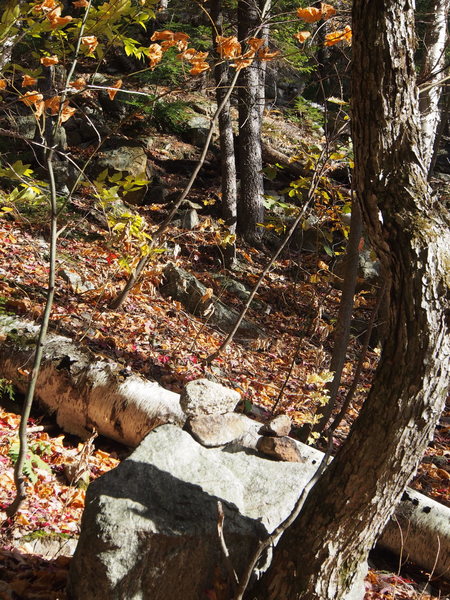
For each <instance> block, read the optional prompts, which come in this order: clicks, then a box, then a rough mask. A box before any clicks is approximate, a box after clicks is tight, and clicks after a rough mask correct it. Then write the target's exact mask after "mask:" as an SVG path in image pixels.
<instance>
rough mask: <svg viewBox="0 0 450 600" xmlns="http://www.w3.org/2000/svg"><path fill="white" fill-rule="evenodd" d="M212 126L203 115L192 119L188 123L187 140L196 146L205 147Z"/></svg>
mask: <svg viewBox="0 0 450 600" xmlns="http://www.w3.org/2000/svg"><path fill="white" fill-rule="evenodd" d="M210 125H211V121H210V119H208V118H207V117H203V116H201V115H195V116H193V117H191V118H190V119H189V120H188V121H187V123H186V133H185V137H186V139H187V140H188V141H189V142H190V143H191V144H194V146H203V145H204V144H205V142H206V138H207V136H208V132H209V128H210Z"/></svg>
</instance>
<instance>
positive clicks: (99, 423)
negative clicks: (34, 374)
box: [0, 316, 185, 447]
mask: <svg viewBox="0 0 450 600" xmlns="http://www.w3.org/2000/svg"><path fill="white" fill-rule="evenodd" d="M37 332H38V326H37V325H35V324H34V323H30V322H26V321H22V320H20V319H18V318H16V317H10V316H2V317H0V377H3V378H4V379H8V380H11V381H12V383H13V384H14V385H15V387H16V388H17V389H18V390H19V391H20V392H25V391H26V389H27V385H28V374H27V369H29V368H31V367H30V365H31V364H32V356H33V353H34V344H35V341H36V336H37ZM120 371H121V365H118V364H117V363H115V362H114V361H112V360H109V359H107V358H103V357H102V358H98V357H96V356H95V355H94V354H93V352H91V351H90V350H89V349H88V348H83V347H77V345H76V344H75V343H74V342H73V341H72V340H71V339H70V338H68V337H64V336H61V335H56V334H53V333H49V334H48V336H47V339H46V341H45V344H44V352H43V361H42V366H41V369H40V372H39V378H38V381H37V386H36V398H37V400H38V401H39V403H40V405H41V406H42V407H43V408H44V409H45V410H46V411H47V412H49V413H51V414H53V415H54V416H55V417H56V421H57V423H58V425H59V426H60V427H61V428H62V429H63V430H64V431H66V432H68V433H72V434H74V435H77V436H79V437H81V438H86V437H89V435H90V434H91V433H92V431H93V430H95V431H97V433H99V434H100V435H104V436H106V437H108V438H111V439H113V440H116V441H118V442H120V443H122V444H125V445H126V446H132V447H134V446H137V445H138V444H139V443H140V442H141V440H142V439H143V438H144V437H145V435H146V434H147V433H149V432H150V431H151V430H152V429H154V428H155V427H157V426H158V425H161V424H163V423H173V424H175V425H179V426H183V424H184V422H185V416H184V413H183V411H182V409H181V407H180V403H179V394H176V393H174V392H171V391H169V390H166V389H164V388H163V387H161V386H160V385H159V384H158V383H156V382H152V381H148V380H146V379H144V378H143V377H140V376H138V375H136V374H129V375H128V374H125V376H123V375H122V374H121V372H120Z"/></svg>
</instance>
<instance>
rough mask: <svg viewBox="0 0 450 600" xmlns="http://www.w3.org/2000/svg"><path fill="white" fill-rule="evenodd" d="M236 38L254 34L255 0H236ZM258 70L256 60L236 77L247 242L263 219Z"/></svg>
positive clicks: (242, 225)
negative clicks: (237, 28)
mask: <svg viewBox="0 0 450 600" xmlns="http://www.w3.org/2000/svg"><path fill="white" fill-rule="evenodd" d="M238 21H239V39H240V40H241V41H243V40H245V39H246V38H248V37H252V36H254V35H255V32H256V30H257V28H258V26H259V25H260V11H259V2H258V0H239V2H238ZM261 79H262V78H261V74H260V63H259V61H258V60H256V59H255V60H254V61H253V63H252V64H251V65H250V66H248V67H246V68H244V69H242V71H241V75H240V78H239V83H238V85H239V171H240V182H241V186H240V192H239V204H238V229H239V231H240V232H241V233H242V235H243V236H244V237H245V238H246V239H247V240H248V241H250V242H254V241H258V240H259V239H260V237H261V234H262V229H261V227H259V226H258V223H262V222H263V221H264V204H263V194H264V186H263V175H262V156H261V106H260V103H261V91H260V86H261Z"/></svg>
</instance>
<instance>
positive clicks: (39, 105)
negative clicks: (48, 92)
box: [34, 100, 45, 119]
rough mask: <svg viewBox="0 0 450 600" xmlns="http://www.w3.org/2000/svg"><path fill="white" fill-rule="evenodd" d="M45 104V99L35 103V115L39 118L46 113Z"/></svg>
mask: <svg viewBox="0 0 450 600" xmlns="http://www.w3.org/2000/svg"><path fill="white" fill-rule="evenodd" d="M44 108H45V104H44V101H43V100H39V101H38V102H36V103H35V105H34V116H35V117H36V119H39V117H41V116H42V115H43V113H44Z"/></svg>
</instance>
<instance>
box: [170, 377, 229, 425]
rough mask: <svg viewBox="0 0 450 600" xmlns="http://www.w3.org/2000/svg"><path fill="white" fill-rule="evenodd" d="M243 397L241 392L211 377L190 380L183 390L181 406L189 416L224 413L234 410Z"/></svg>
mask: <svg viewBox="0 0 450 600" xmlns="http://www.w3.org/2000/svg"><path fill="white" fill-rule="evenodd" d="M240 399H241V395H240V394H239V392H236V391H235V390H231V389H230V388H227V387H225V386H223V385H221V384H220V383H216V382H214V381H209V379H195V380H194V381H189V383H187V384H186V385H185V386H184V388H183V389H182V391H181V395H180V406H181V408H182V410H183V411H184V413H185V415H186V416H187V417H200V416H204V415H214V414H219V415H222V414H224V413H228V412H233V411H234V409H235V408H236V405H237V404H238V402H239V401H240Z"/></svg>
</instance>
